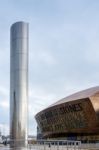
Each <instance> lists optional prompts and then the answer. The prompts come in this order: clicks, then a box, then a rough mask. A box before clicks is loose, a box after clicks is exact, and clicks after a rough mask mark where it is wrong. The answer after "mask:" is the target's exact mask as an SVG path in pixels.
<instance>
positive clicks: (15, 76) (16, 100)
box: [10, 22, 29, 146]
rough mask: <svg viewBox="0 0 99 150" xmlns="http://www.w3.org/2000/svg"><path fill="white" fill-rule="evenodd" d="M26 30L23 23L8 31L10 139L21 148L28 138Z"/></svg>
mask: <svg viewBox="0 0 99 150" xmlns="http://www.w3.org/2000/svg"><path fill="white" fill-rule="evenodd" d="M28 30H29V29H28V23H25V22H16V23H14V24H13V25H12V26H11V30H10V137H11V139H12V140H14V141H15V143H16V141H17V144H18V145H19V144H21V145H22V146H25V145H26V141H27V136H28V133H27V132H28V131H27V130H28V127H27V122H28V39H29V31H28ZM19 141H20V142H19Z"/></svg>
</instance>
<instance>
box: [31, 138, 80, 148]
mask: <svg viewBox="0 0 99 150" xmlns="http://www.w3.org/2000/svg"><path fill="white" fill-rule="evenodd" d="M80 148H81V142H80V141H68V140H39V141H37V143H35V144H29V149H31V150H32V149H34V150H80Z"/></svg>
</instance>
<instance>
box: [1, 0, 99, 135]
mask: <svg viewBox="0 0 99 150" xmlns="http://www.w3.org/2000/svg"><path fill="white" fill-rule="evenodd" d="M16 21H26V22H29V32H30V34H29V39H30V42H29V43H30V44H29V134H31V135H36V122H35V119H34V116H35V114H36V113H37V112H39V111H40V110H42V109H44V108H46V107H47V106H48V105H50V104H52V103H54V102H56V101H57V100H59V99H60V98H63V97H66V96H67V95H69V94H72V93H74V92H77V91H80V90H83V89H86V88H89V87H93V86H97V85H99V0H3V1H2V2H0V128H1V131H2V132H3V133H4V134H8V132H9V100H10V98H9V97H10V96H9V87H10V38H9V37H10V32H9V30H10V26H11V24H13V23H14V22H16Z"/></svg>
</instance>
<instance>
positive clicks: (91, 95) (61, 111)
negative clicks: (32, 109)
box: [35, 87, 99, 141]
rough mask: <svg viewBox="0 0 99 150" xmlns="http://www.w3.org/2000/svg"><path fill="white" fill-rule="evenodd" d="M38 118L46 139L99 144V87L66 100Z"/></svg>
mask: <svg viewBox="0 0 99 150" xmlns="http://www.w3.org/2000/svg"><path fill="white" fill-rule="evenodd" d="M35 118H36V121H37V124H38V127H39V128H40V131H41V132H42V134H43V138H46V139H67V140H81V141H98V140H99V87H94V88H90V89H87V90H84V91H81V92H78V93H75V94H73V95H70V96H68V97H66V98H63V99H62V100H60V101H58V102H56V103H55V104H53V105H51V106H50V107H48V108H46V109H44V110H42V111H41V112H39V113H38V114H37V115H36V116H35Z"/></svg>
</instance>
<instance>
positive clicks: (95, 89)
mask: <svg viewBox="0 0 99 150" xmlns="http://www.w3.org/2000/svg"><path fill="white" fill-rule="evenodd" d="M95 94H99V86H96V87H92V88H89V89H86V90H83V91H79V92H77V93H74V94H72V95H70V96H67V97H65V98H62V99H61V100H59V101H57V102H56V103H54V104H52V105H51V106H49V107H52V106H55V105H59V104H62V103H65V102H69V101H73V100H77V99H84V98H89V97H91V96H94V95H95Z"/></svg>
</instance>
